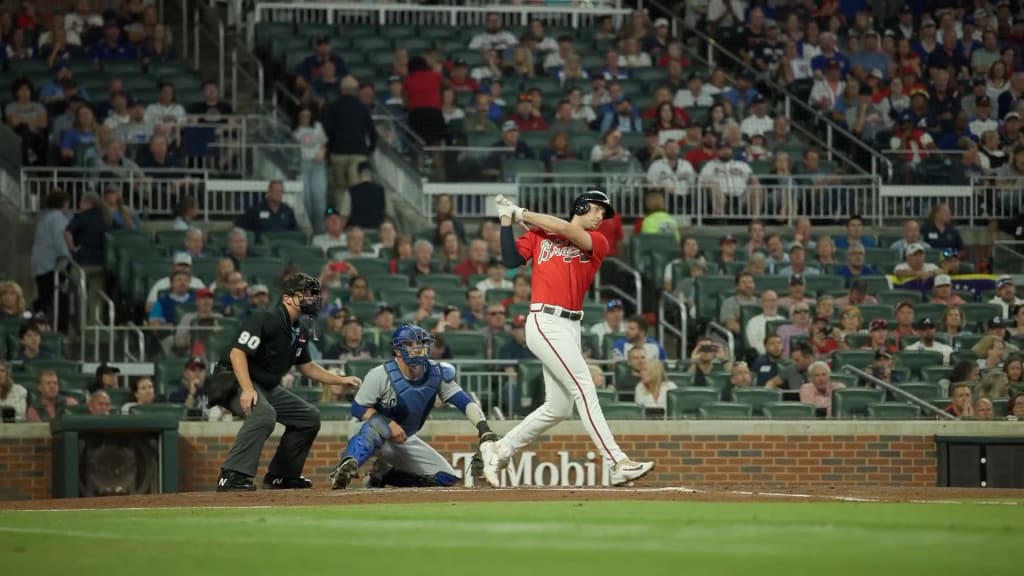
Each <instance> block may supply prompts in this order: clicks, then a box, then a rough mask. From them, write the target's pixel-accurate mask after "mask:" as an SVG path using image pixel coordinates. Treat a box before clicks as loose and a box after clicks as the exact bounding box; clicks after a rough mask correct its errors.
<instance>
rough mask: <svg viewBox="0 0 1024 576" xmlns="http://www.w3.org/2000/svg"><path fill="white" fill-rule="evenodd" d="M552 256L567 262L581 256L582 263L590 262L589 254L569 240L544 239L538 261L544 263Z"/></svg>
mask: <svg viewBox="0 0 1024 576" xmlns="http://www.w3.org/2000/svg"><path fill="white" fill-rule="evenodd" d="M552 258H561V259H562V261H563V262H565V263H566V264H568V263H569V262H572V261H573V259H575V258H579V259H580V262H582V263H587V262H590V257H589V256H587V255H586V254H585V253H583V252H582V251H581V250H580V249H579V248H578V247H576V246H574V245H572V244H570V243H568V242H552V241H551V240H543V241H542V242H541V243H540V254H538V255H537V263H538V264H543V263H545V262H547V261H548V260H551V259H552Z"/></svg>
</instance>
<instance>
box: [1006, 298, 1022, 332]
mask: <svg viewBox="0 0 1024 576" xmlns="http://www.w3.org/2000/svg"><path fill="white" fill-rule="evenodd" d="M1009 332H1010V336H1021V335H1024V304H1015V305H1013V306H1011V307H1010V327H1009Z"/></svg>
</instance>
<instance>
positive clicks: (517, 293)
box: [501, 274, 530, 310]
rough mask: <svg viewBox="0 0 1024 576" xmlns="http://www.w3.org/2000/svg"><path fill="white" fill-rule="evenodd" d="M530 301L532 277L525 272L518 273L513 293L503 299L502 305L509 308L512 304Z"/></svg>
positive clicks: (506, 308)
mask: <svg viewBox="0 0 1024 576" xmlns="http://www.w3.org/2000/svg"><path fill="white" fill-rule="evenodd" d="M529 303H530V279H529V278H528V277H527V276H526V275H525V274H517V275H516V278H515V280H513V283H512V295H511V296H509V297H508V298H503V299H502V300H501V305H502V306H503V307H504V308H505V310H508V307H509V306H511V305H512V304H529Z"/></svg>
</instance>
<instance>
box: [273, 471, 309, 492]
mask: <svg viewBox="0 0 1024 576" xmlns="http://www.w3.org/2000/svg"><path fill="white" fill-rule="evenodd" d="M312 487H313V481H312V480H310V479H309V478H306V477H305V476H299V477H298V478H285V477H284V476H278V475H277V474H267V475H266V476H264V477H263V488H265V489H267V490H307V489H309V488H312Z"/></svg>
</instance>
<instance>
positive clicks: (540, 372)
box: [515, 360, 544, 415]
mask: <svg viewBox="0 0 1024 576" xmlns="http://www.w3.org/2000/svg"><path fill="white" fill-rule="evenodd" d="M516 381H517V382H518V383H519V392H520V395H521V397H520V404H519V405H517V406H515V412H516V415H524V414H526V413H527V412H529V411H530V410H532V409H533V408H536V407H537V406H540V405H541V403H543V402H544V368H543V366H542V365H541V363H540V362H539V361H532V360H527V361H524V362H520V363H519V364H517V365H516Z"/></svg>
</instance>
